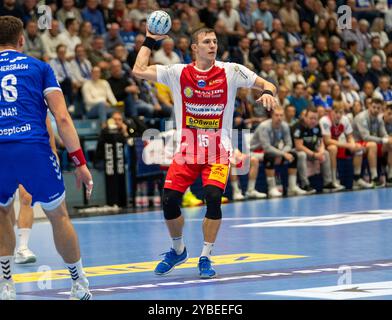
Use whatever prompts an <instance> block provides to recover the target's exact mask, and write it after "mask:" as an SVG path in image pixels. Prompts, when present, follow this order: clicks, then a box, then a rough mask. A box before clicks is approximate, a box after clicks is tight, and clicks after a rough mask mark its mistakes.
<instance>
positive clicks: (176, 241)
mask: <svg viewBox="0 0 392 320" xmlns="http://www.w3.org/2000/svg"><path fill="white" fill-rule="evenodd" d="M172 241H173V249H174V250H176V253H177V254H181V253H183V252H184V249H185V244H184V238H183V236H181V237H177V238H172Z"/></svg>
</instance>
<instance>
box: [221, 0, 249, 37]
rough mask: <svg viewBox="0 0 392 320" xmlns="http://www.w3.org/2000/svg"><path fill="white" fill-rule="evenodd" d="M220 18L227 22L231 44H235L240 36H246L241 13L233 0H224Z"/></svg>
mask: <svg viewBox="0 0 392 320" xmlns="http://www.w3.org/2000/svg"><path fill="white" fill-rule="evenodd" d="M218 19H219V20H222V21H223V22H224V23H225V26H226V31H227V34H228V35H229V37H230V44H231V45H235V44H236V43H238V40H239V39H240V38H241V39H243V38H244V37H245V36H246V33H245V30H244V29H243V28H242V26H241V21H240V15H239V13H238V11H237V10H235V9H233V4H232V0H224V1H223V7H222V10H221V11H220V12H219V14H218Z"/></svg>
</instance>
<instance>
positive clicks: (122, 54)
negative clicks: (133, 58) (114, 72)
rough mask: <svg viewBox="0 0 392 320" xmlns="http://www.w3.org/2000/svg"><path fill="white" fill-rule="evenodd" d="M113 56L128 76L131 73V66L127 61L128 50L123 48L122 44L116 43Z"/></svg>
mask: <svg viewBox="0 0 392 320" xmlns="http://www.w3.org/2000/svg"><path fill="white" fill-rule="evenodd" d="M113 58H114V59H118V60H120V62H121V67H122V70H123V71H124V72H125V74H126V75H127V76H128V77H129V75H130V74H131V67H130V66H129V63H128V50H127V49H125V47H124V45H122V44H118V45H116V46H115V47H114V51H113Z"/></svg>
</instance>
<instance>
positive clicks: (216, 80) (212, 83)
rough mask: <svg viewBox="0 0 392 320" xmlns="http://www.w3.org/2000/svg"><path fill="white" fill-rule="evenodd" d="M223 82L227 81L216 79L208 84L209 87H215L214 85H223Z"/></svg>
mask: <svg viewBox="0 0 392 320" xmlns="http://www.w3.org/2000/svg"><path fill="white" fill-rule="evenodd" d="M223 81H225V79H215V80H211V81H209V82H208V85H209V86H213V85H214V84H220V83H223Z"/></svg>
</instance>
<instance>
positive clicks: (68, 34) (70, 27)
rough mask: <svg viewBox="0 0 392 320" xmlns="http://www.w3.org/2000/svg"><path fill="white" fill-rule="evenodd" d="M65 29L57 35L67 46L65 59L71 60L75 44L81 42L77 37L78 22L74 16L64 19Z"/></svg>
mask: <svg viewBox="0 0 392 320" xmlns="http://www.w3.org/2000/svg"><path fill="white" fill-rule="evenodd" d="M65 28H66V30H65V31H63V32H61V33H60V35H59V39H60V42H61V43H62V44H63V45H65V46H66V47H67V59H68V60H71V59H73V57H74V54H75V47H76V45H78V44H80V43H82V41H81V40H80V38H79V22H78V21H77V20H76V19H74V18H68V19H67V20H65Z"/></svg>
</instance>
